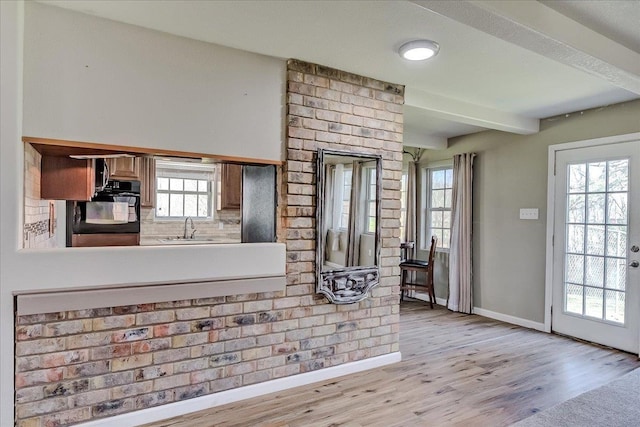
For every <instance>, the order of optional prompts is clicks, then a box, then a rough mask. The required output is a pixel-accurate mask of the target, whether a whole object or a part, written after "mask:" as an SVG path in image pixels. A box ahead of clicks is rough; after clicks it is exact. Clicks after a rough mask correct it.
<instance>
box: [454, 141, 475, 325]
mask: <svg viewBox="0 0 640 427" xmlns="http://www.w3.org/2000/svg"><path fill="white" fill-rule="evenodd" d="M475 156H476V155H475V153H466V154H458V155H456V156H454V157H453V200H452V202H453V203H452V207H451V219H452V225H451V247H450V251H449V299H448V301H447V308H449V309H450V310H453V311H459V312H461V313H471V311H472V310H473V294H472V287H471V284H472V283H471V267H472V263H471V246H472V240H471V225H472V215H471V214H472V194H473V158H474V157H475Z"/></svg>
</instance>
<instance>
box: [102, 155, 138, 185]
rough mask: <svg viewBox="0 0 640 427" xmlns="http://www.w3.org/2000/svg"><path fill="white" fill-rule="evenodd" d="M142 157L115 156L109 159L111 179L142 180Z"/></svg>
mask: <svg viewBox="0 0 640 427" xmlns="http://www.w3.org/2000/svg"><path fill="white" fill-rule="evenodd" d="M140 159H141V158H140V157H115V158H111V159H107V166H109V179H119V180H124V181H127V180H129V181H140Z"/></svg>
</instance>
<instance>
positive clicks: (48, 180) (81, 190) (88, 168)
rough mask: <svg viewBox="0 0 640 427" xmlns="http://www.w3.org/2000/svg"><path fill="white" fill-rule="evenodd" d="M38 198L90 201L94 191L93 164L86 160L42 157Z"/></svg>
mask: <svg viewBox="0 0 640 427" xmlns="http://www.w3.org/2000/svg"><path fill="white" fill-rule="evenodd" d="M41 168H42V169H41V173H40V197H41V198H42V199H47V200H90V199H91V197H92V196H93V193H94V191H95V173H94V170H93V163H92V161H91V160H87V159H72V158H70V157H59V156H42V163H41Z"/></svg>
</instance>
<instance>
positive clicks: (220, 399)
mask: <svg viewBox="0 0 640 427" xmlns="http://www.w3.org/2000/svg"><path fill="white" fill-rule="evenodd" d="M401 360H402V355H401V354H400V352H399V351H398V352H395V353H389V354H385V355H382V356H376V357H371V358H369V359H364V360H359V361H356V362H349V363H345V364H342V365H337V366H332V367H329V368H324V369H319V370H317V371H311V372H306V373H303V374H298V375H292V376H289V377H284V378H278V379H275V380H272V381H266V382H262V383H258V384H252V385H248V386H245V387H239V388H235V389H231V390H226V391H221V392H218V393H214V394H210V395H206V396H202V397H196V398H194V399H189V400H183V401H181V402H176V403H170V404H167V405H161V406H156V407H153V408H149V409H143V410H140V411H136V412H129V413H126V414H122V415H116V416H113V417H108V418H104V419H99V420H95V421H89V422H87V423H83V424H78V427H112V426H119V427H134V426H138V425H141V424H146V423H151V422H155V421H160V420H164V419H167V418H173V417H176V416H179V415H185V414H189V413H192V412H196V411H201V410H204V409H208V408H214V407H216V406H221V405H226V404H227V403H234V402H238V401H240V400H245V399H250V398H252V397H258V396H263V395H265V394H269V393H275V392H278V391H282V390H287V389H290V388H294V387H299V386H303V385H307V384H312V383H316V382H319V381H325V380H330V379H332V378H337V377H341V376H343V375H348V374H355V373H357V372H361V371H367V370H369V369H375V368H380V367H382V366H386V365H391V364H394V363H398V362H400V361H401Z"/></svg>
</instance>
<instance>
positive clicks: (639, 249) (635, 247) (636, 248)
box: [631, 245, 640, 252]
mask: <svg viewBox="0 0 640 427" xmlns="http://www.w3.org/2000/svg"><path fill="white" fill-rule="evenodd" d="M638 251H640V248H639V247H638V246H637V245H633V246H631V252H638Z"/></svg>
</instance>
